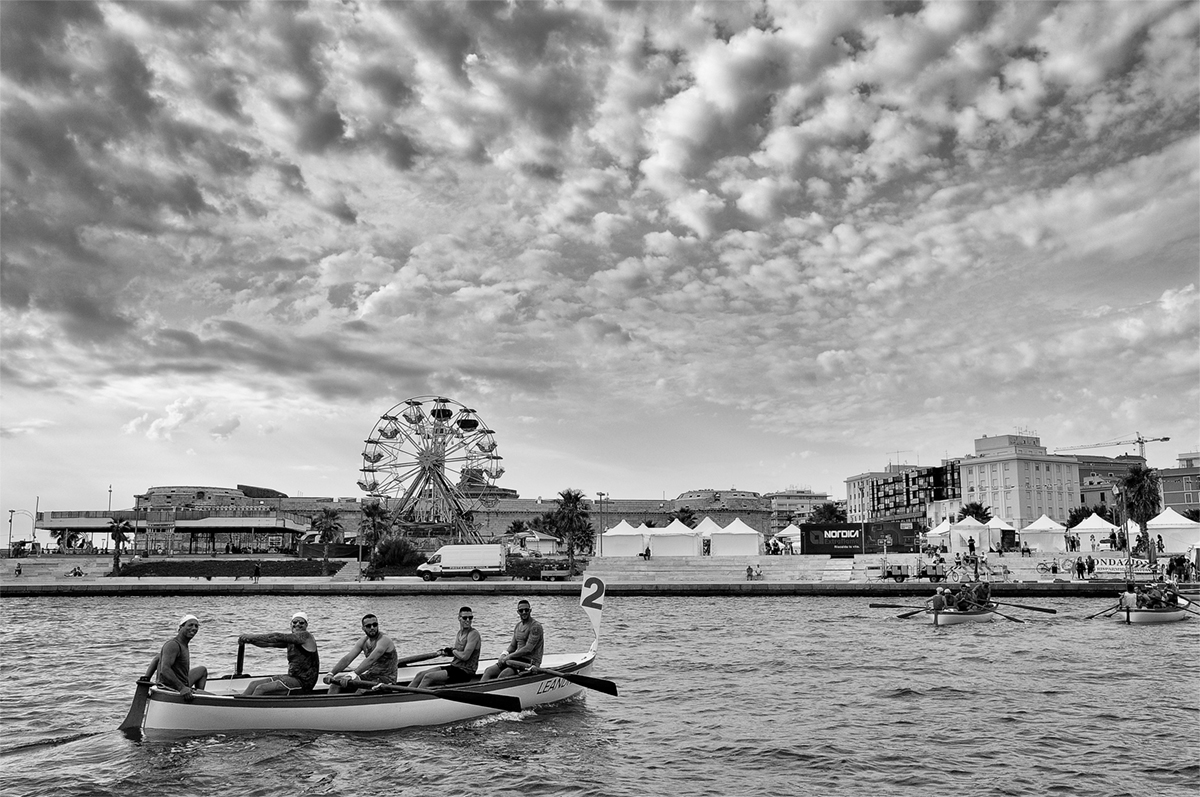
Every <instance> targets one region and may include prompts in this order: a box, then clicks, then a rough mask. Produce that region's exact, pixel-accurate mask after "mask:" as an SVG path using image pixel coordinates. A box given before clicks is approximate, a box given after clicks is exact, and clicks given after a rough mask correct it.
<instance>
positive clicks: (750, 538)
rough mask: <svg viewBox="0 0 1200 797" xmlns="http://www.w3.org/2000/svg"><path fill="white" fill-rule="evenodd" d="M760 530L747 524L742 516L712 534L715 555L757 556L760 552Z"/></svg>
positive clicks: (712, 550)
mask: <svg viewBox="0 0 1200 797" xmlns="http://www.w3.org/2000/svg"><path fill="white" fill-rule="evenodd" d="M758 536H759V535H758V532H757V531H755V530H754V529H752V528H750V527H749V526H747V525H746V524H745V523H743V522H742V521H741V519H740V518H734V520H733V522H732V523H730V524H729V525H728V526H726V527H725V528H723V529H721V530H720V531H714V532H713V535H712V549H711V551H710V552H711V553H712V555H713V556H756V555H757V554H758Z"/></svg>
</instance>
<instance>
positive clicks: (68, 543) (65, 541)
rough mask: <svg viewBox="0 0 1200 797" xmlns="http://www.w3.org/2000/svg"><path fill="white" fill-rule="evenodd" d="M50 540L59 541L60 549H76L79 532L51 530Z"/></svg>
mask: <svg viewBox="0 0 1200 797" xmlns="http://www.w3.org/2000/svg"><path fill="white" fill-rule="evenodd" d="M50 538H51V539H57V540H58V547H59V548H60V549H62V550H64V551H65V550H66V549H68V548H74V547H75V543H76V542H78V541H79V532H78V531H72V530H71V529H51V531H50Z"/></svg>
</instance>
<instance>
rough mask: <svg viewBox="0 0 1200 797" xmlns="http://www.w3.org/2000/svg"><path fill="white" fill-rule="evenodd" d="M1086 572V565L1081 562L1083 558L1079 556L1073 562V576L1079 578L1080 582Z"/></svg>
mask: <svg viewBox="0 0 1200 797" xmlns="http://www.w3.org/2000/svg"><path fill="white" fill-rule="evenodd" d="M1086 570H1087V563H1086V562H1084V561H1083V557H1082V556H1081V557H1079V558H1078V559H1076V560H1075V575H1076V576H1077V577H1078V578H1079V580H1080V581H1082V580H1083V574H1084V573H1085V572H1086Z"/></svg>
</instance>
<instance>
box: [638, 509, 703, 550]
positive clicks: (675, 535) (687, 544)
mask: <svg viewBox="0 0 1200 797" xmlns="http://www.w3.org/2000/svg"><path fill="white" fill-rule="evenodd" d="M646 531H647V535H646V536H647V537H649V538H650V542H649V545H650V553H651V554H652V555H654V556H700V555H702V554H703V550H702V548H701V546H702V545H703V543H702V542H701V537H700V532H698V531H696V530H695V529H693V528H689V527H688V525H687V524H686V523H684V522H683V521H681V520H680V519H679V518H675V519H674V520H672V521H671V524H670V525H669V526H667V527H666V528H664V529H655V528H651V529H647V530H646Z"/></svg>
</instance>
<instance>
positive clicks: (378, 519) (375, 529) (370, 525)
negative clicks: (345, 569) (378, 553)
mask: <svg viewBox="0 0 1200 797" xmlns="http://www.w3.org/2000/svg"><path fill="white" fill-rule="evenodd" d="M391 529H392V513H391V511H390V510H389V509H388V508H387V507H386V506H384V505H383V504H381V503H380V502H378V501H372V502H371V503H369V504H363V508H362V519H361V520H360V521H359V522H358V533H359V535H360V536H362V537H365V538H366V540H367V546H368V548H369V549H370V551H371V556H370V558H371V559H372V560H374V558H375V547H376V546H377V545H378V544H379V540H380V538H381V537H382V536H383V534H384V533H385V532H389V531H391ZM359 544H360V545H361V544H362V542H361V540H360V542H359Z"/></svg>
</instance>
